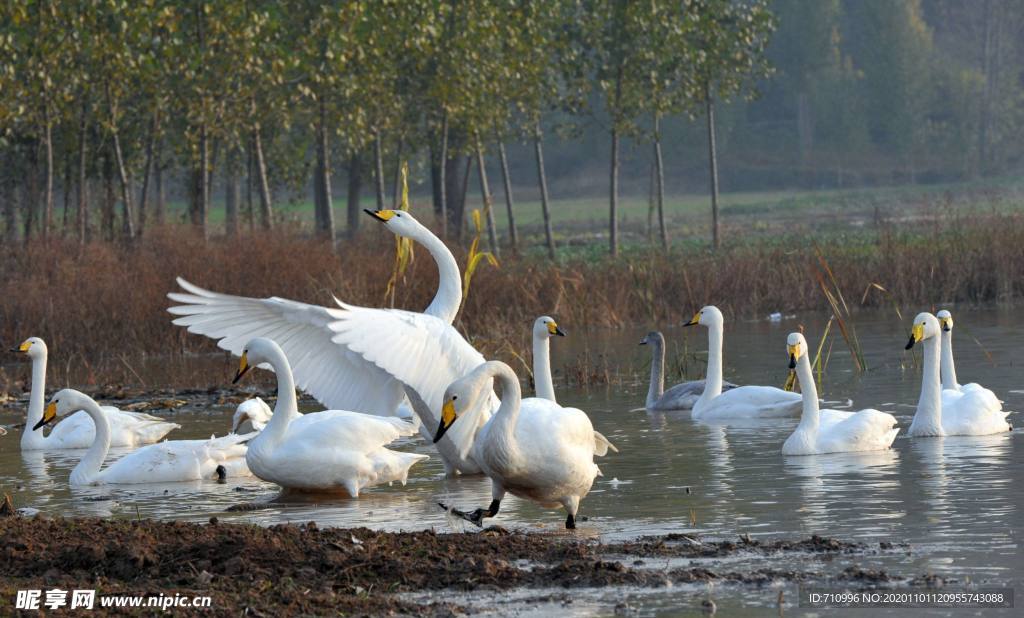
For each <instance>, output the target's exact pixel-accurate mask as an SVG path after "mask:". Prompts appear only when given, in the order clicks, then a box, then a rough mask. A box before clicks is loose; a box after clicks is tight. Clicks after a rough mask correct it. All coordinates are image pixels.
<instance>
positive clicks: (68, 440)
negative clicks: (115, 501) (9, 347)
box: [15, 337, 181, 451]
mask: <svg viewBox="0 0 1024 618" xmlns="http://www.w3.org/2000/svg"><path fill="white" fill-rule="evenodd" d="M15 351H16V352H20V353H22V354H25V355H27V356H28V357H29V358H31V359H32V393H31V395H30V396H29V400H28V420H27V421H26V423H25V430H24V431H23V432H22V434H21V450H23V451H30V450H38V449H70V448H89V446H90V445H92V443H93V442H94V441H95V439H96V426H95V425H94V424H93V422H92V419H91V418H90V417H89V415H88V414H86V413H85V412H83V411H79V412H76V413H74V414H72V415H71V416H69V417H68V418H66V419H64V420H63V421H62V422H60V423H58V424H57V425H56V426H54V428H53V429H51V430H50V433H49V435H43V432H42V431H32V427H33V426H35V425H36V424H37V423H38V422H39V419H41V418H42V417H43V405H44V403H45V399H46V360H47V356H48V353H47V348H46V343H45V342H44V341H43V340H42V339H40V338H39V337H30V338H28V339H26V340H25V341H24V342H23V343H22V344H21V345H20V346H18V347H17V348H15ZM101 409H102V410H103V412H104V413H106V416H107V420H108V422H109V423H110V446H140V445H142V444H152V443H154V442H158V441H160V439H161V438H163V437H164V436H166V435H167V433H168V432H170V431H171V430H172V429H177V428H179V427H181V425H178V424H177V423H171V422H168V421H165V420H164V419H162V418H159V417H156V416H150V415H149V414H142V413H140V412H125V411H122V410H118V409H117V408H114V407H112V406H103V407H102V408H101Z"/></svg>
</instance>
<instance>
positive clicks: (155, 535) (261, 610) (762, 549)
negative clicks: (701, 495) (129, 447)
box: [0, 516, 900, 616]
mask: <svg viewBox="0 0 1024 618" xmlns="http://www.w3.org/2000/svg"><path fill="white" fill-rule="evenodd" d="M887 550H888V548H885V547H883V548H881V549H880V548H878V547H877V546H876V547H867V546H865V545H862V544H857V543H848V542H844V541H839V540H835V539H825V538H821V537H812V538H810V539H804V540H800V541H772V542H758V541H754V540H750V539H749V538H741V539H739V540H737V541H725V542H705V541H701V540H699V539H695V538H692V537H686V536H681V535H669V536H666V537H657V538H644V539H640V540H638V541H636V542H631V543H621V544H602V543H600V542H598V541H595V540H588V539H578V538H575V537H572V536H563V535H558V536H549V535H538V534H526V533H518V532H508V531H506V530H503V529H500V528H490V529H487V530H484V531H483V532H481V533H475V534H438V533H435V532H431V531H426V532H414V533H385V532H375V531H372V530H368V529H365V528H358V529H338V528H330V529H320V528H318V527H317V526H316V524H313V523H310V524H306V525H301V526H297V525H278V526H272V527H269V528H263V527H259V526H255V525H245V524H226V523H220V522H217V520H216V518H213V519H211V521H210V523H209V524H208V525H198V524H192V523H184V522H161V521H152V520H142V521H126V520H102V519H63V518H57V519H51V518H47V517H42V516H36V517H32V518H26V517H19V516H7V517H0V581H2V582H3V583H2V584H0V611H2V613H5V614H6V613H8V612H7V611H3V610H5V609H6V610H9V608H10V607H11V606H12V605H13V603H14V600H15V595H16V591H17V590H19V589H43V590H46V589H50V588H54V587H58V588H62V589H64V590H70V589H75V588H78V589H81V588H95V589H96V590H97V594H105V595H109V594H118V593H125V594H136V595H150V596H152V595H159V594H161V593H164V594H168V595H172V594H175V593H179V594H183V595H208V596H210V597H212V599H213V615H239V614H246V613H247V614H248V615H257V616H258V615H283V614H285V613H289V614H322V613H324V612H325V611H330V612H331V613H345V614H356V615H364V614H369V615H378V614H388V613H391V614H417V615H440V616H444V615H452V614H458V613H461V611H462V610H463V609H464V608H461V607H459V606H458V605H456V604H452V603H446V602H430V603H429V604H425V605H420V604H417V603H413V602H409V601H406V600H402V599H401V598H399V597H396V596H395V595H393V594H390V593H396V592H424V591H446V590H452V591H501V590H510V589H513V588H541V587H543V588H550V587H563V588H577V587H605V586H641V587H658V586H665V585H668V584H670V583H677V582H721V583H734V584H739V585H755V586H757V585H764V584H766V583H769V582H773V581H779V580H782V581H810V580H814V579H816V578H820V575H817V574H815V573H814V572H813V571H815V570H817V569H815V568H814V566H813V565H811V564H809V566H808V571H807V572H802V571H788V570H771V569H759V570H755V571H748V572H740V571H725V570H723V571H717V570H713V569H709V568H707V567H706V566H704V567H698V568H690V567H678V568H672V569H660V570H659V569H652V568H645V567H644V566H643V565H644V560H643V557H646V556H652V557H653V556H658V557H664V556H672V557H681V558H685V557H691V558H706V557H724V556H728V555H731V554H735V553H736V552H758V553H765V554H772V553H776V552H802V553H805V554H808V557H809V559H810V560H811V561H814V560H816V559H817V558H816V556H817V555H821V556H828V555H835V554H849V553H867V552H874V551H887ZM837 579H842V580H846V581H854V582H859V583H863V584H864V585H870V584H872V583H876V582H879V581H886V582H887V581H892V580H894V579H900V578H894V577H891V576H889V575H887V574H885V573H884V572H864V571H860V570H859V569H856V568H853V569H852V570H851V569H847V571H844V572H842V573H841V574H840V575H839V576H837ZM122 611H123V610H122ZM136 611H138V610H136Z"/></svg>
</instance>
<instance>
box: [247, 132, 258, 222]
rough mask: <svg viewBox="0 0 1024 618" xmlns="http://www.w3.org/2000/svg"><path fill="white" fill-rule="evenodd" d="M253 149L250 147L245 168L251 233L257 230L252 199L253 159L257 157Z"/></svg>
mask: <svg viewBox="0 0 1024 618" xmlns="http://www.w3.org/2000/svg"><path fill="white" fill-rule="evenodd" d="M252 150H253V149H252V148H249V150H248V152H247V155H248V156H247V157H246V168H245V212H246V216H247V217H249V233H250V234H251V233H253V232H255V231H256V212H255V210H256V209H255V208H253V201H252V183H253V176H254V173H253V169H254V168H255V164H254V163H253V160H254V159H255V157H253V154H252Z"/></svg>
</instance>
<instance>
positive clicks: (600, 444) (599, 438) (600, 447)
mask: <svg viewBox="0 0 1024 618" xmlns="http://www.w3.org/2000/svg"><path fill="white" fill-rule="evenodd" d="M609 450H611V452H613V453H618V452H619V449H617V448H616V447H615V445H614V444H612V443H611V442H610V441H609V440H608V438H606V437H604V436H603V435H602V434H601V432H599V431H595V432H594V454H595V455H597V456H598V457H604V456H605V455H607V454H608V451H609Z"/></svg>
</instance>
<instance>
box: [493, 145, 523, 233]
mask: <svg viewBox="0 0 1024 618" xmlns="http://www.w3.org/2000/svg"><path fill="white" fill-rule="evenodd" d="M498 158H499V159H500V161H501V180H502V183H503V185H504V188H505V208H506V209H507V210H508V243H509V245H511V247H512V253H519V231H518V230H516V215H515V212H514V211H513V210H512V205H513V200H512V178H511V176H509V173H508V157H507V156H506V154H505V143H504V142H503V141H501V139H500V138H499V139H498Z"/></svg>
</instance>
